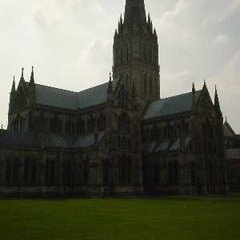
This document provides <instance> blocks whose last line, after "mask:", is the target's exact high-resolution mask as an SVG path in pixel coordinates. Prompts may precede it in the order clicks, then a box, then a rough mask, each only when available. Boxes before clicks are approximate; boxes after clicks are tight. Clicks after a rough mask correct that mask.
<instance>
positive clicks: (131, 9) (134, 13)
mask: <svg viewBox="0 0 240 240" xmlns="http://www.w3.org/2000/svg"><path fill="white" fill-rule="evenodd" d="M145 22H146V11H145V4H144V0H126V6H125V15H124V23H126V24H127V25H129V26H132V25H133V24H137V25H142V24H143V23H145Z"/></svg>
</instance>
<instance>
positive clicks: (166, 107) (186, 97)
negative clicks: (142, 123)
mask: <svg viewBox="0 0 240 240" xmlns="http://www.w3.org/2000/svg"><path fill="white" fill-rule="evenodd" d="M200 94H201V91H197V92H196V101H198V99H199V96H200ZM191 108H192V92H189V93H185V94H181V95H177V96H173V97H169V98H165V99H160V100H157V101H155V102H152V103H151V104H150V105H149V106H148V108H147V110H146V112H145V114H144V117H143V119H144V120H147V119H151V118H156V117H164V116H168V115H173V114H177V113H182V112H188V111H191Z"/></svg>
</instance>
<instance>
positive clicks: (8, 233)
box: [0, 197, 240, 240]
mask: <svg viewBox="0 0 240 240" xmlns="http://www.w3.org/2000/svg"><path fill="white" fill-rule="evenodd" d="M0 239H2V240H8V239H9V240H15V239H19V240H22V239H26V240H38V239H41V240H50V239H51V240H53V239H54V240H55V239H56V240H61V239H69V240H75V239H79V240H82V239H83V240H84V239H104V240H109V239H114V240H118V239H121V240H126V239H134V240H135V239H144V240H151V239H162V240H168V239H179V240H180V239H181V240H185V239H186V240H187V239H188V240H190V239H194V240H198V239H199V240H200V239H201V240H207V239H217V240H221V239H225V240H231V239H234V240H235V239H240V198H239V197H234V198H231V197H229V198H184V197H176V198H161V199H76V200H75V199H74V200H22V199H21V200H0Z"/></svg>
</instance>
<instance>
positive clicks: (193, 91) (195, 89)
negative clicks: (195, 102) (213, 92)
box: [192, 82, 196, 93]
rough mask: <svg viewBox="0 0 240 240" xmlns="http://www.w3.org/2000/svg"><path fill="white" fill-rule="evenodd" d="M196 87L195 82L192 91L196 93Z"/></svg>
mask: <svg viewBox="0 0 240 240" xmlns="http://www.w3.org/2000/svg"><path fill="white" fill-rule="evenodd" d="M195 91H196V89H195V83H194V82H193V83H192V92H193V93H195Z"/></svg>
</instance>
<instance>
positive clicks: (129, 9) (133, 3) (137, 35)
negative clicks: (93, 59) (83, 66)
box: [113, 0, 160, 109]
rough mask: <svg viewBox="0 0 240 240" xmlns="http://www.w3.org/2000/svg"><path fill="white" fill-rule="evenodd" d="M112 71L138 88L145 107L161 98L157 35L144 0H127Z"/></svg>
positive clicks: (116, 39) (115, 40)
mask: <svg viewBox="0 0 240 240" xmlns="http://www.w3.org/2000/svg"><path fill="white" fill-rule="evenodd" d="M113 74H114V77H115V78H117V77H118V78H121V79H122V80H123V82H125V83H126V86H127V87H128V88H130V89H131V88H132V87H133V86H134V87H135V89H136V93H137V95H138V97H139V99H141V105H142V109H144V108H145V106H146V105H147V104H148V103H149V102H152V101H154V100H156V99H159V97H160V76H159V62H158V37H157V34H156V30H155V29H153V24H152V20H151V17H150V15H148V17H146V11H145V4H144V0H126V6H125V14H124V19H123V18H122V16H121V17H120V20H119V23H118V29H117V30H116V31H115V35H114V45H113Z"/></svg>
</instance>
